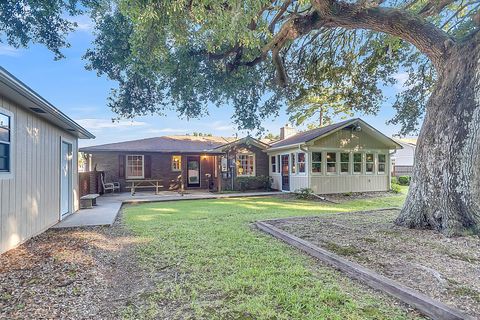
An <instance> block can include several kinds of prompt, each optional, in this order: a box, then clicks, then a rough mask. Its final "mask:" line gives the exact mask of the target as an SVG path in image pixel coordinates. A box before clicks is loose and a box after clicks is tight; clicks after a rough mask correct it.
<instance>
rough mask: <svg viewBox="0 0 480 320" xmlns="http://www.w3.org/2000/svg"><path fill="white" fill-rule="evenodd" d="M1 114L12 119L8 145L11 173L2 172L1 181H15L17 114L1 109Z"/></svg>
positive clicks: (0, 174) (0, 173)
mask: <svg viewBox="0 0 480 320" xmlns="http://www.w3.org/2000/svg"><path fill="white" fill-rule="evenodd" d="M0 113H3V114H4V115H6V116H7V117H9V118H10V142H9V143H8V145H9V146H10V147H9V150H8V153H9V159H8V161H9V166H10V168H9V171H8V172H0V180H8V179H13V174H14V172H15V152H14V151H13V149H14V147H16V144H15V114H14V113H13V112H11V111H10V110H7V109H4V108H1V107H0Z"/></svg>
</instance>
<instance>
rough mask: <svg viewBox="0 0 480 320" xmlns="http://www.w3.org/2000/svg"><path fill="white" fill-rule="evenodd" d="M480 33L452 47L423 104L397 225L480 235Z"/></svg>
mask: <svg viewBox="0 0 480 320" xmlns="http://www.w3.org/2000/svg"><path fill="white" fill-rule="evenodd" d="M479 43H480V34H476V35H472V36H470V37H469V38H468V39H466V40H465V41H463V42H461V43H459V44H458V45H455V46H454V47H453V48H452V49H451V50H452V51H451V54H450V55H449V58H448V59H447V61H446V63H445V68H444V69H443V70H442V71H440V72H439V78H438V82H437V85H436V87H435V89H434V91H433V93H432V95H431V97H430V100H429V101H428V103H427V106H426V114H425V120H424V123H423V126H422V129H421V131H420V135H419V139H418V145H417V149H416V154H415V164H414V169H413V176H412V181H411V184H410V189H409V192H408V196H407V200H406V202H405V205H404V207H403V208H402V211H401V213H400V215H399V216H398V218H397V220H396V223H397V224H399V225H402V226H406V227H409V228H421V229H434V230H438V231H440V232H442V233H443V234H445V235H447V236H454V235H460V234H464V233H465V232H474V233H479V231H480V45H479Z"/></svg>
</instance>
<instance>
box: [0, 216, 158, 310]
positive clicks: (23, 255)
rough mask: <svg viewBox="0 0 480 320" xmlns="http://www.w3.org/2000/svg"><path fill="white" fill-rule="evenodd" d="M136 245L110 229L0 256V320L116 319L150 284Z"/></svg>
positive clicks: (57, 233) (39, 242)
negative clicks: (137, 257) (137, 255)
mask: <svg viewBox="0 0 480 320" xmlns="http://www.w3.org/2000/svg"><path fill="white" fill-rule="evenodd" d="M138 241H139V240H138V239H136V238H134V237H132V236H131V235H129V234H128V232H127V231H126V230H125V228H123V226H122V223H121V221H117V222H116V223H115V225H114V227H112V228H108V227H97V228H88V229H81V228H77V229H63V230H51V231H47V232H45V233H43V234H41V235H39V236H37V237H35V238H33V239H30V240H29V241H27V242H26V243H25V244H23V245H21V246H19V247H18V248H16V249H14V250H10V251H9V252H7V253H5V254H3V255H1V256H0V319H53V318H55V319H59V318H61V319H92V318H98V319H118V318H119V316H120V315H119V314H118V312H119V310H122V308H121V307H122V306H124V305H126V304H129V303H134V300H135V299H136V296H137V295H138V293H139V292H142V291H143V290H145V288H148V286H149V285H151V284H149V281H148V279H147V277H146V276H145V273H143V272H141V269H140V268H139V267H138V265H137V263H136V258H135V255H134V252H133V249H134V247H135V245H136V243H138Z"/></svg>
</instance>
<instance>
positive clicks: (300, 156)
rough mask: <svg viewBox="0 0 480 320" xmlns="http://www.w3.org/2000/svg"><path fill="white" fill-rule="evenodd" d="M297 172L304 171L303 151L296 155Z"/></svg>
mask: <svg viewBox="0 0 480 320" xmlns="http://www.w3.org/2000/svg"><path fill="white" fill-rule="evenodd" d="M297 158H298V159H297V163H298V172H299V173H305V153H304V152H299V153H298V155H297Z"/></svg>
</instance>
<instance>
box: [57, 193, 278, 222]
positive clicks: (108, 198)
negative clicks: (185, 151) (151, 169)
mask: <svg viewBox="0 0 480 320" xmlns="http://www.w3.org/2000/svg"><path fill="white" fill-rule="evenodd" d="M277 194H281V192H280V191H274V192H238V193H218V194H217V193H210V192H208V191H188V193H186V194H184V195H183V196H182V195H181V194H179V193H178V192H172V191H163V192H160V193H159V194H158V195H156V194H151V193H141V192H137V193H136V194H135V195H134V196H132V195H130V193H115V194H106V195H103V196H101V197H99V198H97V206H95V207H93V208H92V209H82V210H79V211H77V212H76V213H73V214H71V215H69V216H68V217H66V218H65V219H63V220H62V221H60V222H59V223H57V224H56V225H54V226H53V227H52V228H75V227H92V226H104V225H108V226H110V225H112V224H113V222H115V219H116V218H117V215H118V213H119V212H120V208H121V207H122V205H123V204H128V203H148V202H164V201H182V200H202V199H218V198H236V197H260V196H271V195H277Z"/></svg>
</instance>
